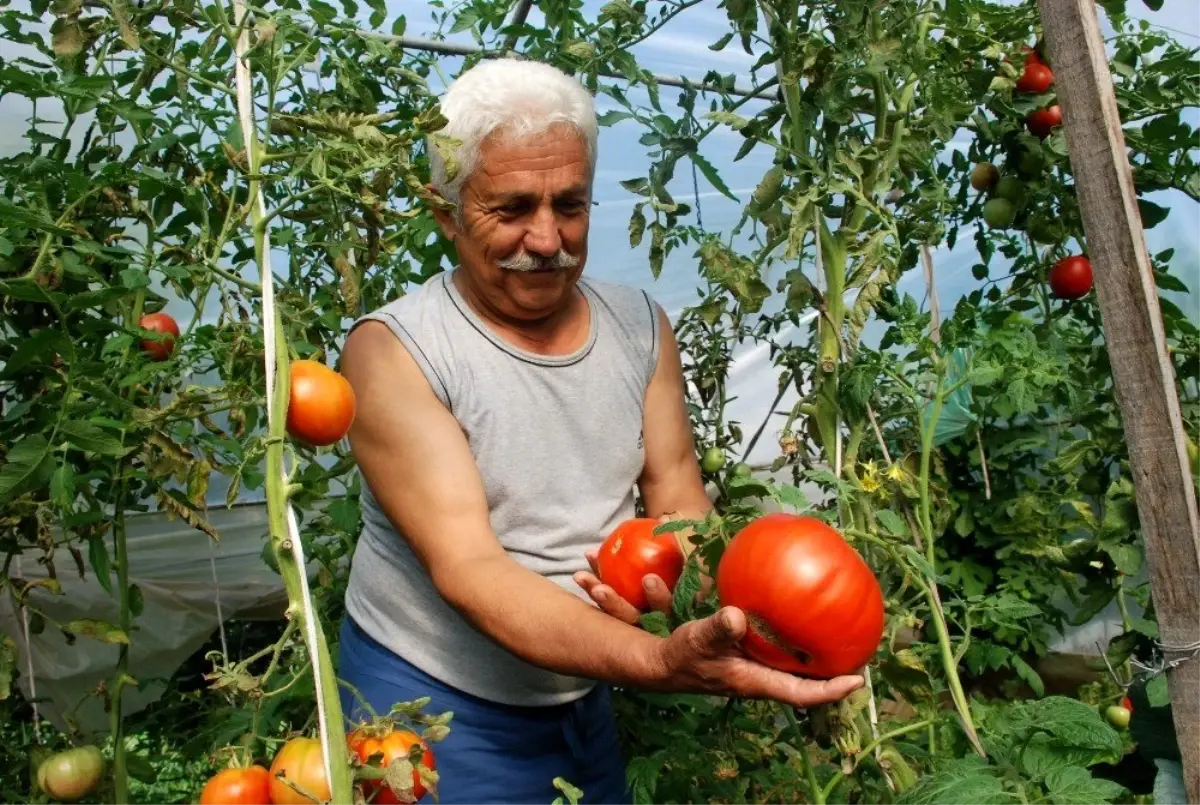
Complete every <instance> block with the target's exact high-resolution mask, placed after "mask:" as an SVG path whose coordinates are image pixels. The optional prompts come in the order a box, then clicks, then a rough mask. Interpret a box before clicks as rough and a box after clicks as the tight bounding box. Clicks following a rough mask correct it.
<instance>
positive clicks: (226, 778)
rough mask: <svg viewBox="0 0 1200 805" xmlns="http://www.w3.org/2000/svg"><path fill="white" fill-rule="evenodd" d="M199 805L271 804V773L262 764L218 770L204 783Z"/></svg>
mask: <svg viewBox="0 0 1200 805" xmlns="http://www.w3.org/2000/svg"><path fill="white" fill-rule="evenodd" d="M200 805H271V773H270V772H268V771H267V770H266V769H264V768H263V767H262V766H250V767H249V768H245V769H240V768H229V769H224V770H222V771H219V772H217V773H216V774H214V775H213V776H212V777H210V778H209V780H208V782H207V783H205V785H204V790H203V791H201V792H200Z"/></svg>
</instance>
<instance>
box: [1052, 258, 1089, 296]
mask: <svg viewBox="0 0 1200 805" xmlns="http://www.w3.org/2000/svg"><path fill="white" fill-rule="evenodd" d="M1050 290H1052V291H1054V295H1055V296H1057V297H1058V298H1059V299H1078V298H1080V297H1081V296H1086V295H1087V292H1088V291H1090V290H1092V261H1091V260H1088V259H1087V258H1086V257H1084V256H1082V255H1079V254H1075V255H1071V256H1070V257H1064V258H1063V259H1061V260H1059V261H1058V262H1057V263H1055V264H1054V266H1053V267H1052V268H1051V269H1050Z"/></svg>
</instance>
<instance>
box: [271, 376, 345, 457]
mask: <svg viewBox="0 0 1200 805" xmlns="http://www.w3.org/2000/svg"><path fill="white" fill-rule="evenodd" d="M290 373H291V396H290V397H289V398H288V412H287V429H288V433H290V434H291V435H292V436H293V437H294V438H297V439H300V440H302V441H305V442H308V443H309V444H312V445H318V446H325V445H330V444H333V443H334V442H336V441H338V440H339V439H341V438H342V437H344V436H345V435H346V433H347V432H349V430H350V425H351V424H353V422H354V412H355V401H354V389H353V388H351V387H350V381H348V380H346V378H344V377H342V376H341V375H340V374H338V373H337V372H335V371H333V370H332V369H330V368H329V367H328V366H326V365H325V364H323V363H319V362H317V361H311V360H302V361H296V362H294V363H293V364H292V365H291V367H290Z"/></svg>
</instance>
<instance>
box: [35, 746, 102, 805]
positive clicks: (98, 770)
mask: <svg viewBox="0 0 1200 805" xmlns="http://www.w3.org/2000/svg"><path fill="white" fill-rule="evenodd" d="M103 774H104V756H103V755H101V754H100V750H99V749H97V748H96V747H94V746H77V747H75V748H73V749H67V750H65V751H62V752H57V753H55V754H53V755H51V756H50V757H48V758H46V759H45V760H43V761H42V762H41V764H40V765H39V766H38V770H37V782H38V785H39V786H40V787H41V789H42V790H43V791H45V792H46V793H47V794H49V795H50V796H51V797H53V798H54V799H56V800H58V801H59V802H74V801H75V800H78V799H82V798H83V797H85V796H87V795H88V794H90V793H91V792H92V791H94V790H95V788H96V786H97V785H98V784H99V783H100V778H101V776H102V775H103Z"/></svg>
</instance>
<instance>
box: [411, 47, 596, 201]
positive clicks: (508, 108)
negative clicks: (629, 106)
mask: <svg viewBox="0 0 1200 805" xmlns="http://www.w3.org/2000/svg"><path fill="white" fill-rule="evenodd" d="M441 111H442V115H443V116H444V117H445V118H446V119H447V120H448V121H449V122H448V123H447V124H446V126H445V128H443V129H441V130H440V131H438V132H437V134H440V135H445V136H449V137H453V138H454V139H455V140H458V141H459V142H460V143H461V145H459V146H457V147H456V148H455V152H454V166H455V169H456V173H455V176H454V179H453V180H451V179H449V178H448V177H447V175H446V165H445V163H444V162H443V160H442V158H441V155H440V154H439V153H438V151H437V148H436V147H434V144H433V140H432V138H431V139H430V140H429V143H428V144H429V162H430V180H431V182H432V183H433V186H434V187H435V188H436V189H437V191H438V193H439V194H440V195H441V196H442V197H443V198H445V199H446V200H447V201H450V202H452V203H454V204H455V205H458V202H459V193H460V191H461V190H462V186H463V183H464V182H466V180H467V179H468V178H469V177H470V175H471V173H472V172H473V171H474V170H475V167H476V164H477V162H478V160H479V148H480V146H481V145H482V144H483V141H484V140H486V139H487V138H488V137H489V136H491V135H493V134H496V135H497V136H504V137H509V138H519V137H528V136H530V135H533V134H540V133H542V132H544V131H546V130H548V129H550V128H551V127H553V126H556V125H567V126H570V127H571V128H573V129H575V130H576V131H577V132H578V133H579V135H580V137H582V138H583V141H584V145H585V147H586V149H587V155H588V165H589V172H590V175H591V176H592V177H593V178H594V175H595V171H596V144H597V138H598V126H597V123H596V106H595V103H594V101H593V100H592V96H591V93H589V92H588V91H587V90H586V89H585V88H584V87H583V85H581V84H580V83H579V82H578V81H576V80H575V79H574V78H572V77H571V76H569V75H567V74H566V73H564V72H562V71H561V70H558V69H557V68H555V67H551V66H550V65H548V64H542V63H541V62H536V61H524V60H520V59H489V60H487V61H482V62H480V63H479V64H477V65H475V66H474V67H472V68H471V69H469V70H467V71H466V72H464V73H463V74H462V75H460V76H459V77H458V78H457V79H456V80H455V81H454V83H453V84H452V85H451V86H450V89H448V90H447V91H446V94H445V95H444V96H443V97H442V102H441ZM460 209H461V208H460Z"/></svg>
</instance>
